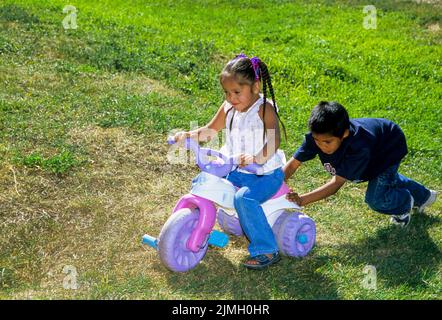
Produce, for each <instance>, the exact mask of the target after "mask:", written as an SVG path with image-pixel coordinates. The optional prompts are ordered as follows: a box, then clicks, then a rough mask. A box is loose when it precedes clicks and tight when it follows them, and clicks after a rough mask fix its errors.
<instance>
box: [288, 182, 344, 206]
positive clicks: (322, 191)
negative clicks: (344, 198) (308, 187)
mask: <svg viewBox="0 0 442 320" xmlns="http://www.w3.org/2000/svg"><path fill="white" fill-rule="evenodd" d="M346 181H347V180H346V179H345V178H342V177H340V176H334V177H333V178H332V179H331V180H330V181H329V182H327V183H326V184H324V185H323V186H321V187H319V188H318V189H316V190H313V191H311V192H308V193H305V194H303V195H300V196H299V195H298V194H297V193H294V192H292V193H290V195H288V196H287V199H289V200H291V201H294V202H296V203H298V205H300V206H305V205H307V204H309V203H312V202H316V201H319V200H322V199H325V198H327V197H329V196H331V195H333V194H335V193H336V192H337V191H338V190H339V189H340V188H341V187H342V186H343V185H344V183H345V182H346Z"/></svg>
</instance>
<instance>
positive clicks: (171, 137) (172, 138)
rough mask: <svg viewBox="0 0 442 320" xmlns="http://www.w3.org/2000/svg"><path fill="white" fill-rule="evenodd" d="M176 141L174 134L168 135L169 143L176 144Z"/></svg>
mask: <svg viewBox="0 0 442 320" xmlns="http://www.w3.org/2000/svg"><path fill="white" fill-rule="evenodd" d="M175 143H176V141H175V137H173V136H168V137H167V144H175Z"/></svg>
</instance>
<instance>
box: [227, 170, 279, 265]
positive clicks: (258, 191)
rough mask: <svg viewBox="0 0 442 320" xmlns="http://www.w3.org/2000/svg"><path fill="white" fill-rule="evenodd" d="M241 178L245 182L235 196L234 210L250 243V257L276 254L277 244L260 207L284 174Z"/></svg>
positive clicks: (276, 173) (274, 191) (275, 172)
mask: <svg viewBox="0 0 442 320" xmlns="http://www.w3.org/2000/svg"><path fill="white" fill-rule="evenodd" d="M245 179H246V180H248V181H243V185H244V187H242V188H241V189H240V190H238V192H237V193H236V194H235V209H236V211H237V212H238V216H239V220H240V223H241V227H242V228H243V230H244V233H245V234H246V236H247V237H248V239H249V241H250V244H249V247H248V249H249V252H250V256H251V257H255V256H258V255H261V254H271V253H276V252H278V251H279V250H278V245H277V243H276V240H275V236H274V234H273V231H272V228H271V227H270V225H269V223H268V221H267V218H266V216H265V214H264V211H263V210H262V207H261V205H260V204H261V203H263V202H265V201H267V200H268V199H270V198H271V197H272V196H273V195H274V194H275V193H276V192H277V191H278V189H279V188H280V187H281V184H282V182H283V180H284V173H283V172H282V170H281V169H277V170H275V171H274V172H273V173H272V174H270V175H264V176H256V175H246V177H245Z"/></svg>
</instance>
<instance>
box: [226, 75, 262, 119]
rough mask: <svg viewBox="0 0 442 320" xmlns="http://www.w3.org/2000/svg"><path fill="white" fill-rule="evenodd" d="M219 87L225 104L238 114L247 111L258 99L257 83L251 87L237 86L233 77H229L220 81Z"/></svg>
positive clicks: (247, 85)
mask: <svg viewBox="0 0 442 320" xmlns="http://www.w3.org/2000/svg"><path fill="white" fill-rule="evenodd" d="M221 85H222V87H223V89H224V94H225V95H226V100H227V102H228V103H230V104H231V105H232V106H233V108H235V110H237V111H239V112H245V111H247V110H248V109H249V108H250V107H251V106H252V105H253V104H254V103H255V102H256V100H258V98H259V82H258V81H255V83H254V84H253V85H249V84H239V83H238V81H237V80H236V79H235V78H234V77H232V76H229V77H225V78H224V79H222V81H221Z"/></svg>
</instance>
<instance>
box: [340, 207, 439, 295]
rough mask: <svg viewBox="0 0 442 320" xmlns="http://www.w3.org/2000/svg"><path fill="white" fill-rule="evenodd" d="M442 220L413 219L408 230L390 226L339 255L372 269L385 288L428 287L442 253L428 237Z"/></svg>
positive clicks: (416, 216) (424, 217) (419, 216)
mask: <svg viewBox="0 0 442 320" xmlns="http://www.w3.org/2000/svg"><path fill="white" fill-rule="evenodd" d="M440 221H441V219H439V218H436V217H433V216H427V215H416V214H415V215H413V216H412V220H411V222H410V225H408V227H407V228H400V227H398V226H395V225H390V226H388V227H386V228H383V229H380V230H379V231H378V232H377V233H376V234H375V235H374V236H371V237H368V238H366V239H364V240H363V241H362V242H358V243H356V244H348V245H344V246H341V247H340V248H339V252H340V255H342V256H344V257H352V258H351V262H352V263H354V264H356V265H359V264H366V265H373V266H375V267H376V270H377V279H378V281H379V280H381V281H382V283H383V286H385V287H387V288H388V287H397V286H402V285H407V286H409V287H411V288H413V289H418V288H426V287H428V285H427V283H426V280H428V278H431V277H432V276H433V275H434V274H435V273H436V272H437V268H438V266H439V265H440V263H441V261H442V252H441V250H440V248H439V247H438V246H437V244H435V243H434V241H433V240H432V239H431V237H430V235H429V234H428V229H429V228H430V227H431V226H432V225H433V224H435V223H440Z"/></svg>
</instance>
